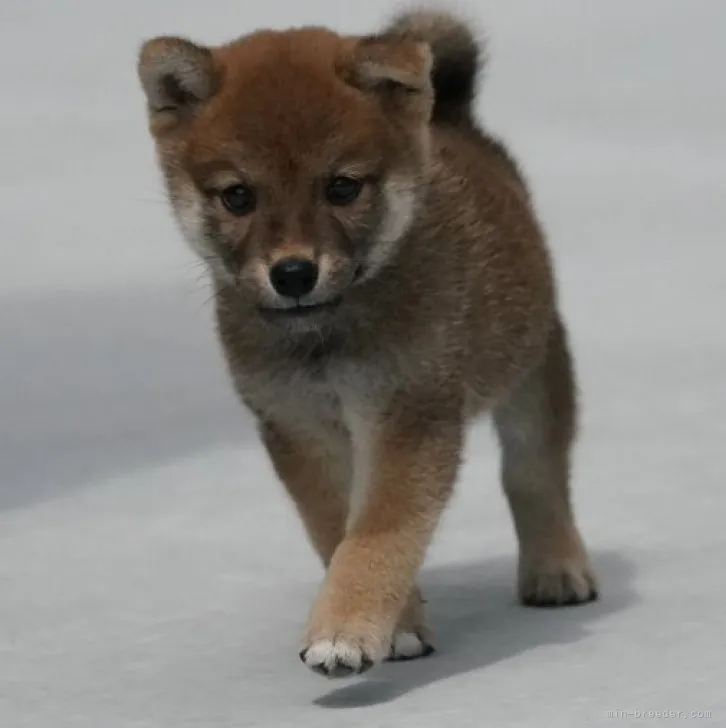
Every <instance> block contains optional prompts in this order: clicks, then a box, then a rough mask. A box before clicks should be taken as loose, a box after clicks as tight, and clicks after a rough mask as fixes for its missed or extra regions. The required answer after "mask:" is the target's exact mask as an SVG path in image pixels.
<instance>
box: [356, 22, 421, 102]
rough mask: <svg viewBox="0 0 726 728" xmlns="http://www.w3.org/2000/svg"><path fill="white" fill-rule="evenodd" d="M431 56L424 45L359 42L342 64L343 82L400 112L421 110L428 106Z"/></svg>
mask: <svg viewBox="0 0 726 728" xmlns="http://www.w3.org/2000/svg"><path fill="white" fill-rule="evenodd" d="M432 66H433V56H432V53H431V49H430V48H429V45H428V43H424V42H420V41H416V40H410V39H401V38H389V37H387V36H385V35H382V36H371V37H367V38H362V39H360V40H359V41H358V42H357V43H356V44H355V45H354V46H353V49H352V52H351V54H350V55H349V56H348V58H347V60H346V62H345V63H344V68H343V74H344V77H345V78H346V80H347V81H348V82H349V83H350V84H351V85H353V86H356V87H358V88H360V89H361V90H365V91H370V92H373V93H375V94H377V95H379V96H380V98H381V99H382V100H383V101H385V102H387V103H393V104H395V105H396V106H399V107H401V108H410V109H419V110H425V109H426V108H427V107H430V106H431V103H432V100H433V88H432V85H431V70H432Z"/></svg>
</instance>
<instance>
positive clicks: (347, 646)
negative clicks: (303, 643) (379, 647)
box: [300, 637, 373, 677]
mask: <svg viewBox="0 0 726 728" xmlns="http://www.w3.org/2000/svg"><path fill="white" fill-rule="evenodd" d="M300 659H301V660H302V661H303V662H304V663H305V664H306V665H307V666H308V667H309V668H310V669H311V670H313V671H314V672H317V673H318V674H319V675H324V676H325V677H350V676H351V675H360V674H361V673H363V672H365V671H366V670H369V669H370V668H371V667H373V660H372V659H371V657H369V656H368V655H367V654H366V653H365V652H364V650H363V648H362V647H360V646H359V645H356V644H355V643H353V642H349V641H347V640H346V639H345V638H344V637H337V638H336V639H334V640H328V639H324V640H317V641H316V642H313V643H312V644H311V645H310V647H308V648H306V649H304V650H303V651H302V652H301V653H300Z"/></svg>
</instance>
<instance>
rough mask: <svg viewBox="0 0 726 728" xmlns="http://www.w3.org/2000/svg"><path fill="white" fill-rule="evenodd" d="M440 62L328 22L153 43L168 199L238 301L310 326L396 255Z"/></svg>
mask: <svg viewBox="0 0 726 728" xmlns="http://www.w3.org/2000/svg"><path fill="white" fill-rule="evenodd" d="M430 72H431V54H430V51H429V48H428V46H427V45H426V44H424V43H419V42H416V41H412V40H401V39H398V40H395V39H389V38H385V37H368V38H344V37H340V36H338V35H336V34H334V33H331V32H329V31H326V30H322V29H301V30H293V31H287V32H279V33H276V32H262V33H257V34H254V35H252V36H248V37H246V38H243V39H241V40H239V41H236V42H234V43H232V44H230V45H226V46H222V47H218V48H203V47H200V46H198V45H195V44H193V43H191V42H189V41H187V40H183V39H179V38H156V39H154V40H151V41H148V42H147V43H146V44H145V45H144V46H143V48H142V50H141V55H140V59H139V76H140V79H141V83H142V86H143V88H144V91H145V93H146V97H147V101H148V111H149V117H150V128H151V132H152V134H153V136H154V139H155V141H156V145H157V151H158V158H159V161H160V164H161V167H162V170H163V172H164V176H165V179H166V183H167V188H168V191H169V197H170V200H171V203H172V206H173V208H174V210H175V213H176V216H177V219H178V221H179V223H180V226H181V228H182V230H183V232H184V234H185V236H186V238H187V239H188V241H189V243H190V244H191V245H192V246H193V248H194V249H195V250H196V251H197V252H198V254H199V255H201V256H203V258H204V259H205V260H206V261H207V262H208V265H209V268H210V270H211V272H212V274H213V275H214V277H215V278H216V279H217V280H218V282H219V283H221V284H224V285H226V286H227V287H229V288H232V289H234V290H235V292H236V294H237V298H238V300H239V302H240V305H247V306H249V307H250V308H251V309H254V310H255V312H256V315H260V316H262V317H263V318H265V319H266V320H269V321H273V322H279V321H282V320H286V321H291V320H293V319H294V320H295V321H297V322H302V321H303V320H304V321H305V322H306V323H304V324H302V323H296V324H295V325H296V326H305V327H309V326H311V325H314V322H319V321H320V320H322V319H323V318H324V317H330V316H332V315H334V312H335V311H336V310H337V308H338V306H339V305H340V304H341V303H342V305H343V306H344V304H345V299H346V294H347V293H348V292H349V289H350V288H351V287H352V286H355V285H359V284H361V283H363V282H365V281H366V280H367V279H369V278H372V277H374V276H375V275H376V274H377V273H378V272H379V271H380V270H381V269H382V268H383V267H384V266H385V265H386V263H387V262H389V261H390V259H391V258H392V256H393V255H394V254H395V250H396V244H397V242H398V241H399V240H400V239H401V237H402V236H403V235H405V233H406V232H407V230H408V229H409V227H410V225H411V223H412V220H413V218H414V214H415V209H416V205H417V200H418V196H419V192H420V190H421V189H422V182H423V178H424V175H425V168H426V161H427V147H428V123H429V119H430V115H431V108H432V103H433V92H432V88H431V82H430Z"/></svg>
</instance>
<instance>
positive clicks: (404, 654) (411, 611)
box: [386, 589, 434, 662]
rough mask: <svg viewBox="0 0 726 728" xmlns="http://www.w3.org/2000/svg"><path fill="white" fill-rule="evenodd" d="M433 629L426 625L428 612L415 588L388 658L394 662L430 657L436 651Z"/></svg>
mask: <svg viewBox="0 0 726 728" xmlns="http://www.w3.org/2000/svg"><path fill="white" fill-rule="evenodd" d="M432 642H433V639H432V634H431V630H430V629H429V628H428V627H427V626H426V614H425V610H424V601H423V599H422V598H421V592H420V591H419V590H418V589H414V590H413V592H412V593H411V596H410V597H409V599H408V602H407V604H406V607H405V608H404V610H403V612H402V614H401V616H400V618H399V620H398V625H397V626H396V632H395V634H394V635H393V641H392V642H391V651H390V652H389V653H388V657H387V658H386V659H388V660H390V661H392V662H403V661H404V660H415V659H417V658H419V657H428V656H429V655H430V654H431V653H433V652H434V648H433V645H432Z"/></svg>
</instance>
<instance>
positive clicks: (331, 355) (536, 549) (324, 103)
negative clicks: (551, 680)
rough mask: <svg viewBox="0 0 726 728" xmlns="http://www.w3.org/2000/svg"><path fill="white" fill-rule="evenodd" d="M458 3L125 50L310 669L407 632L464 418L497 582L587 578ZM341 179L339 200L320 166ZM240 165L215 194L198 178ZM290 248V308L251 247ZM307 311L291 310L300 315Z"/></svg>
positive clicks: (566, 406)
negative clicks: (506, 519) (496, 500)
mask: <svg viewBox="0 0 726 728" xmlns="http://www.w3.org/2000/svg"><path fill="white" fill-rule="evenodd" d="M479 65H480V63H479V58H478V50H477V45H476V43H475V42H474V39H473V37H472V36H471V34H470V33H469V31H468V30H467V29H466V27H465V26H463V25H461V24H460V23H458V21H456V20H454V19H452V18H450V17H448V16H445V15H437V14H420V13H419V14H413V15H407V16H403V17H402V18H399V19H398V20H397V21H395V22H394V23H393V24H392V25H391V26H390V27H389V29H388V30H387V31H386V32H384V33H383V34H381V35H379V36H371V37H367V38H348V37H341V36H338V35H336V34H335V33H333V32H331V31H328V30H324V29H315V28H305V29H298V30H292V31H286V32H279V33H276V32H270V31H265V32H260V33H256V34H254V35H251V36H247V37H244V38H242V39H240V40H238V41H235V42H233V43H231V44H228V45H226V46H222V47H219V48H213V49H205V48H200V47H198V46H196V45H194V44H192V43H190V42H189V41H184V40H180V39H169V38H162V39H155V40H153V41H150V42H149V43H147V44H146V45H145V46H144V48H143V50H142V54H141V58H140V63H139V73H140V77H141V81H142V84H143V86H144V89H145V91H146V94H147V98H148V102H149V112H150V126H151V131H152V133H153V135H154V138H155V140H156V144H157V150H158V154H159V160H160V164H161V168H162V170H163V172H164V175H165V179H166V182H167V185H168V189H169V195H170V199H171V202H172V205H173V207H174V209H175V211H176V213H177V215H178V217H179V221H180V223H181V226H182V229H183V230H184V232H185V234H186V236H187V238H188V239H189V241H190V243H191V244H192V245H193V246H194V247H195V249H196V250H197V251H198V252H199V253H200V255H202V256H203V257H204V259H205V260H206V261H207V262H208V264H209V269H210V273H211V276H212V279H213V282H214V285H215V290H216V309H217V318H218V326H219V334H220V337H221V341H222V344H223V347H224V351H225V354H226V358H227V362H228V365H229V369H230V373H231V375H232V379H233V381H234V383H235V386H236V388H237V391H238V392H239V394H240V396H241V398H242V399H243V401H244V402H245V403H246V404H247V405H248V406H249V407H250V409H251V410H252V411H253V412H254V413H255V414H256V416H257V417H258V419H259V423H260V429H261V435H262V440H263V442H264V444H265V446H266V448H267V451H268V453H269V454H270V457H271V459H272V462H273V464H274V466H275V468H276V472H277V473H278V475H279V477H280V479H281V480H282V482H283V483H284V484H285V486H286V488H287V490H288V492H289V494H290V496H291V497H292V499H293V500H294V502H295V503H296V505H297V507H298V510H299V512H300V515H301V517H302V520H303V522H304V523H305V526H306V528H307V530H308V532H309V535H310V538H311V541H312V543H313V545H314V546H315V548H316V550H317V551H318V553H319V555H320V557H321V559H322V561H323V562H324V564H325V565H326V567H327V576H326V579H325V582H324V584H323V587H322V589H321V592H320V595H319V597H318V599H317V601H316V604H315V605H314V607H313V610H312V613H311V615H310V620H309V624H308V629H307V631H306V635H305V638H304V643H303V652H302V653H301V657H302V659H303V660H304V661H305V662H306V664H308V665H309V666H310V667H311V668H312V669H314V670H316V671H318V672H321V673H324V674H326V675H341V674H350V673H352V672H360V671H362V670H363V669H365V668H367V667H369V666H370V665H371V664H374V663H376V662H378V661H380V660H381V659H384V658H385V657H387V656H388V657H392V658H410V657H416V656H420V655H423V654H428V652H430V649H431V648H430V645H429V642H430V635H429V631H428V628H427V626H426V624H425V621H424V616H423V609H422V603H421V599H420V595H419V594H418V590H417V589H416V588H415V579H416V574H417V572H418V570H419V568H420V566H421V563H422V561H423V559H424V556H425V552H426V547H427V545H428V543H429V541H430V539H431V536H432V533H433V531H434V529H435V528H436V525H437V523H438V520H439V517H440V515H441V512H442V510H443V508H444V506H445V504H446V502H447V500H448V497H449V495H450V493H451V490H452V488H453V485H454V482H455V479H456V475H457V470H458V466H459V460H460V457H461V450H462V443H463V439H464V433H465V428H466V426H467V423H468V421H469V419H470V417H472V416H474V415H476V414H479V413H481V412H483V411H491V412H492V413H493V414H494V419H495V423H496V426H497V430H498V432H499V436H500V440H501V443H502V450H503V482H504V486H505V492H506V494H507V497H508V500H509V503H510V506H511V509H512V513H513V518H514V522H515V525H516V529H517V534H518V537H519V541H520V547H521V554H520V578H519V590H520V597H521V599H522V601H523V602H525V603H527V604H536V605H545V604H546V605H555V604H568V603H577V602H583V601H588V600H590V599H592V598H594V596H595V585H594V577H593V574H592V571H591V569H590V567H589V565H588V560H587V556H586V553H585V549H584V546H583V545H582V541H581V539H580V536H579V534H578V531H577V528H576V526H575V523H574V520H573V516H572V509H571V505H570V497H569V452H570V447H571V442H572V438H573V434H574V417H575V396H574V383H573V374H572V366H571V361H570V356H569V353H568V346H567V341H566V334H565V330H564V327H563V325H562V322H561V320H560V317H559V315H558V312H557V301H556V286H555V282H554V276H553V273H552V266H551V262H550V257H549V254H548V252H547V248H546V245H545V242H544V240H543V236H542V232H541V230H540V226H539V224H538V221H537V218H536V215H535V212H534V211H533V209H532V206H531V202H530V199H529V195H528V192H527V189H526V185H525V182H524V180H523V177H522V175H521V173H520V171H519V169H518V167H517V165H516V164H515V162H514V161H513V160H512V158H511V157H510V155H509V153H508V152H507V150H506V148H505V147H504V146H503V145H502V144H501V143H499V142H497V141H496V140H494V139H493V138H491V137H490V136H488V135H487V134H486V133H484V132H483V131H481V130H480V129H479V128H478V126H477V125H476V123H475V121H474V119H473V116H472V111H471V104H472V100H473V93H474V88H475V81H476V74H477V71H478V68H479ZM336 175H337V176H340V175H343V176H346V177H352V178H354V179H358V180H359V181H360V182H361V184H362V192H361V194H360V196H359V197H358V198H357V199H356V200H355V201H353V202H352V203H351V204H348V205H345V206H336V205H332V204H331V203H330V202H329V201H328V199H326V196H325V190H326V184H327V180H329V179H330V178H332V177H335V176H336ZM237 184H245V185H247V186H248V187H249V188H250V189H254V190H255V193H256V200H257V202H256V207H255V209H254V210H253V211H251V212H250V213H249V214H244V215H239V216H235V215H233V214H231V213H230V212H229V211H228V210H226V209H225V208H224V206H223V205H222V204H221V203H220V193H221V191H222V190H223V189H224V188H226V187H230V186H233V185H237ZM290 255H295V256H296V257H298V258H300V257H301V258H304V259H308V260H311V261H315V262H316V264H317V265H318V266H319V271H320V272H319V278H318V283H317V285H316V287H315V289H314V290H313V291H312V292H311V293H309V294H306V295H305V296H304V297H303V298H301V299H299V300H298V301H297V302H296V304H295V305H297V306H303V305H310V306H315V305H318V304H325V306H324V307H321V308H319V309H314V308H310V309H307V310H308V311H309V313H307V314H305V315H301V314H300V311H302V309H294V312H293V313H291V310H293V309H291V308H290V305H291V304H290V302H289V301H287V300H283V299H282V298H281V297H280V296H278V295H277V294H276V293H275V291H274V290H273V289H272V287H271V285H270V283H269V271H270V268H271V266H272V265H273V264H274V263H275V262H277V261H279V260H280V259H282V258H286V257H289V256H290ZM310 312H311V313H310Z"/></svg>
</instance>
